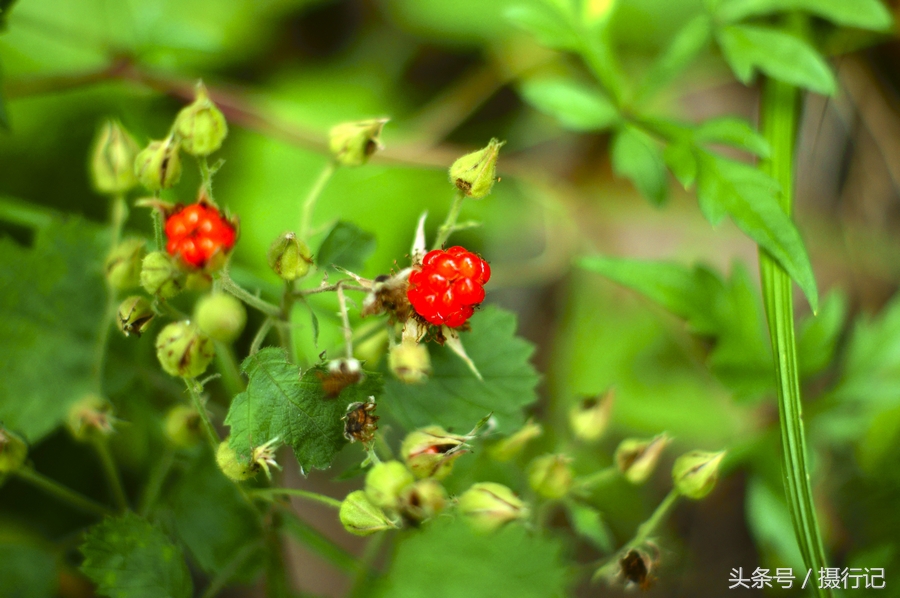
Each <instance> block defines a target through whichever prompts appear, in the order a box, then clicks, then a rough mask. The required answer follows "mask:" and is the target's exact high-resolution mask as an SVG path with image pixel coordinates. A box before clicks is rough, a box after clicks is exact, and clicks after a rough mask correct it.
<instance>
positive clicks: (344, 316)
mask: <svg viewBox="0 0 900 598" xmlns="http://www.w3.org/2000/svg"><path fill="white" fill-rule="evenodd" d="M337 297H338V305H339V306H340V309H341V322H342V328H343V331H344V354H345V355H346V357H347V359H353V329H352V328H351V327H350V315H349V314H348V313H347V298H346V297H344V288H343V287H342V286H341V285H340V284H338V287H337Z"/></svg>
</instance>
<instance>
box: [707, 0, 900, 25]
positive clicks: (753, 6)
mask: <svg viewBox="0 0 900 598" xmlns="http://www.w3.org/2000/svg"><path fill="white" fill-rule="evenodd" d="M795 10H802V11H805V12H808V13H810V14H814V15H816V16H819V17H822V18H823V19H827V20H829V21H831V22H832V23H834V24H836V25H844V26H847V27H859V28H860V29H871V30H874V31H883V30H885V29H888V28H890V26H891V23H892V18H891V13H890V11H888V9H887V7H885V6H884V4H883V3H882V2H881V0H729V1H727V2H723V3H722V4H721V6H720V7H719V9H718V11H717V16H718V17H719V18H720V19H721V20H722V21H723V22H726V23H734V22H737V21H741V20H744V19H747V18H751V17H759V16H764V15H770V14H774V13H779V12H790V11H795Z"/></svg>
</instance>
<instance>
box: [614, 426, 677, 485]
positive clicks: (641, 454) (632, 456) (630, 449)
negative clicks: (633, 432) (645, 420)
mask: <svg viewBox="0 0 900 598" xmlns="http://www.w3.org/2000/svg"><path fill="white" fill-rule="evenodd" d="M667 444H669V437H668V436H666V435H665V434H660V435H659V436H655V437H653V438H651V439H650V440H638V439H634V438H627V439H625V440H623V441H622V442H621V443H619V447H618V448H617V449H616V455H615V458H616V466H617V467H618V468H619V471H620V472H621V473H622V475H624V476H625V479H627V480H628V481H629V482H631V483H632V484H642V483H644V481H646V479H647V478H649V477H650V474H651V473H653V469H654V468H655V467H656V462H657V461H659V456H660V455H661V454H662V452H663V449H664V448H666V445H667Z"/></svg>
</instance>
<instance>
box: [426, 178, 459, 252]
mask: <svg viewBox="0 0 900 598" xmlns="http://www.w3.org/2000/svg"><path fill="white" fill-rule="evenodd" d="M464 199H465V195H463V194H462V192H461V191H457V192H456V195H454V196H453V203H452V204H451V205H450V211H449V212H447V218H446V219H445V220H444V223H443V224H442V225H441V227H440V228H439V229H438V233H437V238H436V239H435V240H434V245H433V246H432V249H440V248H441V247H443V246H444V243H446V242H447V238H448V237H450V235H451V234H453V231H454V230H456V221H457V220H459V212H460V210H462V204H463V200H464Z"/></svg>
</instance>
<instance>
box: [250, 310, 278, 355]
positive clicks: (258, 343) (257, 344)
mask: <svg viewBox="0 0 900 598" xmlns="http://www.w3.org/2000/svg"><path fill="white" fill-rule="evenodd" d="M274 325H275V321H274V320H272V318H266V319H265V320H263V323H262V325H261V326H260V327H259V330H258V331H257V332H256V336H254V337H253V342H252V343H250V355H255V354H256V353H258V352H259V349H260V348H261V347H262V344H263V341H264V340H266V335H268V334H269V331H270V330H272V326H274Z"/></svg>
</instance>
